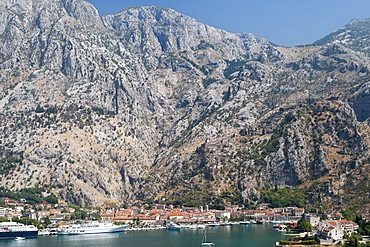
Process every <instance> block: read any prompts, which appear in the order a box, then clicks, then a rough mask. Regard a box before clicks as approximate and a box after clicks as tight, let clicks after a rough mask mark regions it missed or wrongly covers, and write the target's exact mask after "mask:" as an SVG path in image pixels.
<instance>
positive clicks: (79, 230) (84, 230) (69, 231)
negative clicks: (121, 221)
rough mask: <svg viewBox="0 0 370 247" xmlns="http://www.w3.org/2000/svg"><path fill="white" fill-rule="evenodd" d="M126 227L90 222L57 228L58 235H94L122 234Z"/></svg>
mask: <svg viewBox="0 0 370 247" xmlns="http://www.w3.org/2000/svg"><path fill="white" fill-rule="evenodd" d="M127 227H128V225H120V226H119V225H114V224H113V223H100V222H92V223H88V224H72V225H69V226H68V227H67V228H58V229H57V232H58V235H80V234H96V233H112V232H123V231H125V229H126V228H127Z"/></svg>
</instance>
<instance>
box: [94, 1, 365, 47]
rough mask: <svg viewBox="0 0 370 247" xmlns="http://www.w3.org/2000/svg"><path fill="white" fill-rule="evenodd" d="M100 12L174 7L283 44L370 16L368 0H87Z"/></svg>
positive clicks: (307, 40) (298, 42) (310, 39)
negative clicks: (134, 7) (133, 7)
mask: <svg viewBox="0 0 370 247" xmlns="http://www.w3.org/2000/svg"><path fill="white" fill-rule="evenodd" d="M87 1H88V2H90V3H92V4H93V5H94V6H95V7H96V8H97V9H98V11H99V14H100V15H107V14H115V13H118V12H120V11H121V10H123V9H125V8H128V7H132V6H152V5H154V6H160V7H166V8H171V9H174V10H176V11H178V12H180V13H182V14H185V15H188V16H190V17H193V18H195V19H196V20H197V21H199V22H202V23H204V24H207V25H210V26H213V27H216V28H221V29H224V30H226V31H228V32H233V33H252V34H253V35H255V36H257V37H260V38H266V39H268V40H270V41H271V42H274V43H276V44H279V45H285V46H296V45H304V44H309V43H312V42H314V41H316V40H318V39H320V38H323V37H324V36H325V35H327V34H329V33H331V32H333V31H335V30H337V29H339V28H341V27H342V26H344V25H345V24H347V23H348V22H350V21H351V20H352V19H365V18H370V0H87Z"/></svg>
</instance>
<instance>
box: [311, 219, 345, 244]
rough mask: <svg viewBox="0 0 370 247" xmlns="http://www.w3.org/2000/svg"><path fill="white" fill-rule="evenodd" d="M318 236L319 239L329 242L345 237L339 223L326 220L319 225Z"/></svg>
mask: <svg viewBox="0 0 370 247" xmlns="http://www.w3.org/2000/svg"><path fill="white" fill-rule="evenodd" d="M317 235H318V237H319V238H322V239H325V240H328V239H331V240H334V241H337V240H341V239H343V237H344V231H343V229H342V227H341V225H340V224H339V223H338V222H337V221H329V220H324V221H321V222H320V223H319V225H318V232H317Z"/></svg>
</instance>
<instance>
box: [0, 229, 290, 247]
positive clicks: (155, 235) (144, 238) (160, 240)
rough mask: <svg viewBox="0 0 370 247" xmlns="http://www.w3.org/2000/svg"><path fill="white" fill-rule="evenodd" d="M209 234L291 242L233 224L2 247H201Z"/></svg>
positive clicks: (226, 243)
mask: <svg viewBox="0 0 370 247" xmlns="http://www.w3.org/2000/svg"><path fill="white" fill-rule="evenodd" d="M205 234H206V236H207V241H209V242H213V243H214V244H215V247H236V246H250V247H273V246H275V242H277V241H279V240H282V239H287V238H289V237H291V236H285V235H284V234H283V233H281V232H277V231H275V230H273V228H272V224H269V223H265V224H262V225H259V224H251V225H231V226H219V227H207V228H206V229H196V230H194V229H186V228H185V229H181V231H170V230H165V229H162V230H141V231H127V232H122V233H106V234H89V235H65V236H39V237H38V238H30V239H26V240H20V241H15V240H0V246H1V247H121V246H123V247H196V246H197V247H198V246H201V242H202V238H203V236H204V235H205Z"/></svg>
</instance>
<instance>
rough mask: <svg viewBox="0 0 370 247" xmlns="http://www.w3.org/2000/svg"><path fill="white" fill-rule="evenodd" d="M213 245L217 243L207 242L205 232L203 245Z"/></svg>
mask: <svg viewBox="0 0 370 247" xmlns="http://www.w3.org/2000/svg"><path fill="white" fill-rule="evenodd" d="M212 245H215V244H214V243H212V242H207V235H206V234H204V236H203V239H202V246H212Z"/></svg>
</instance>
